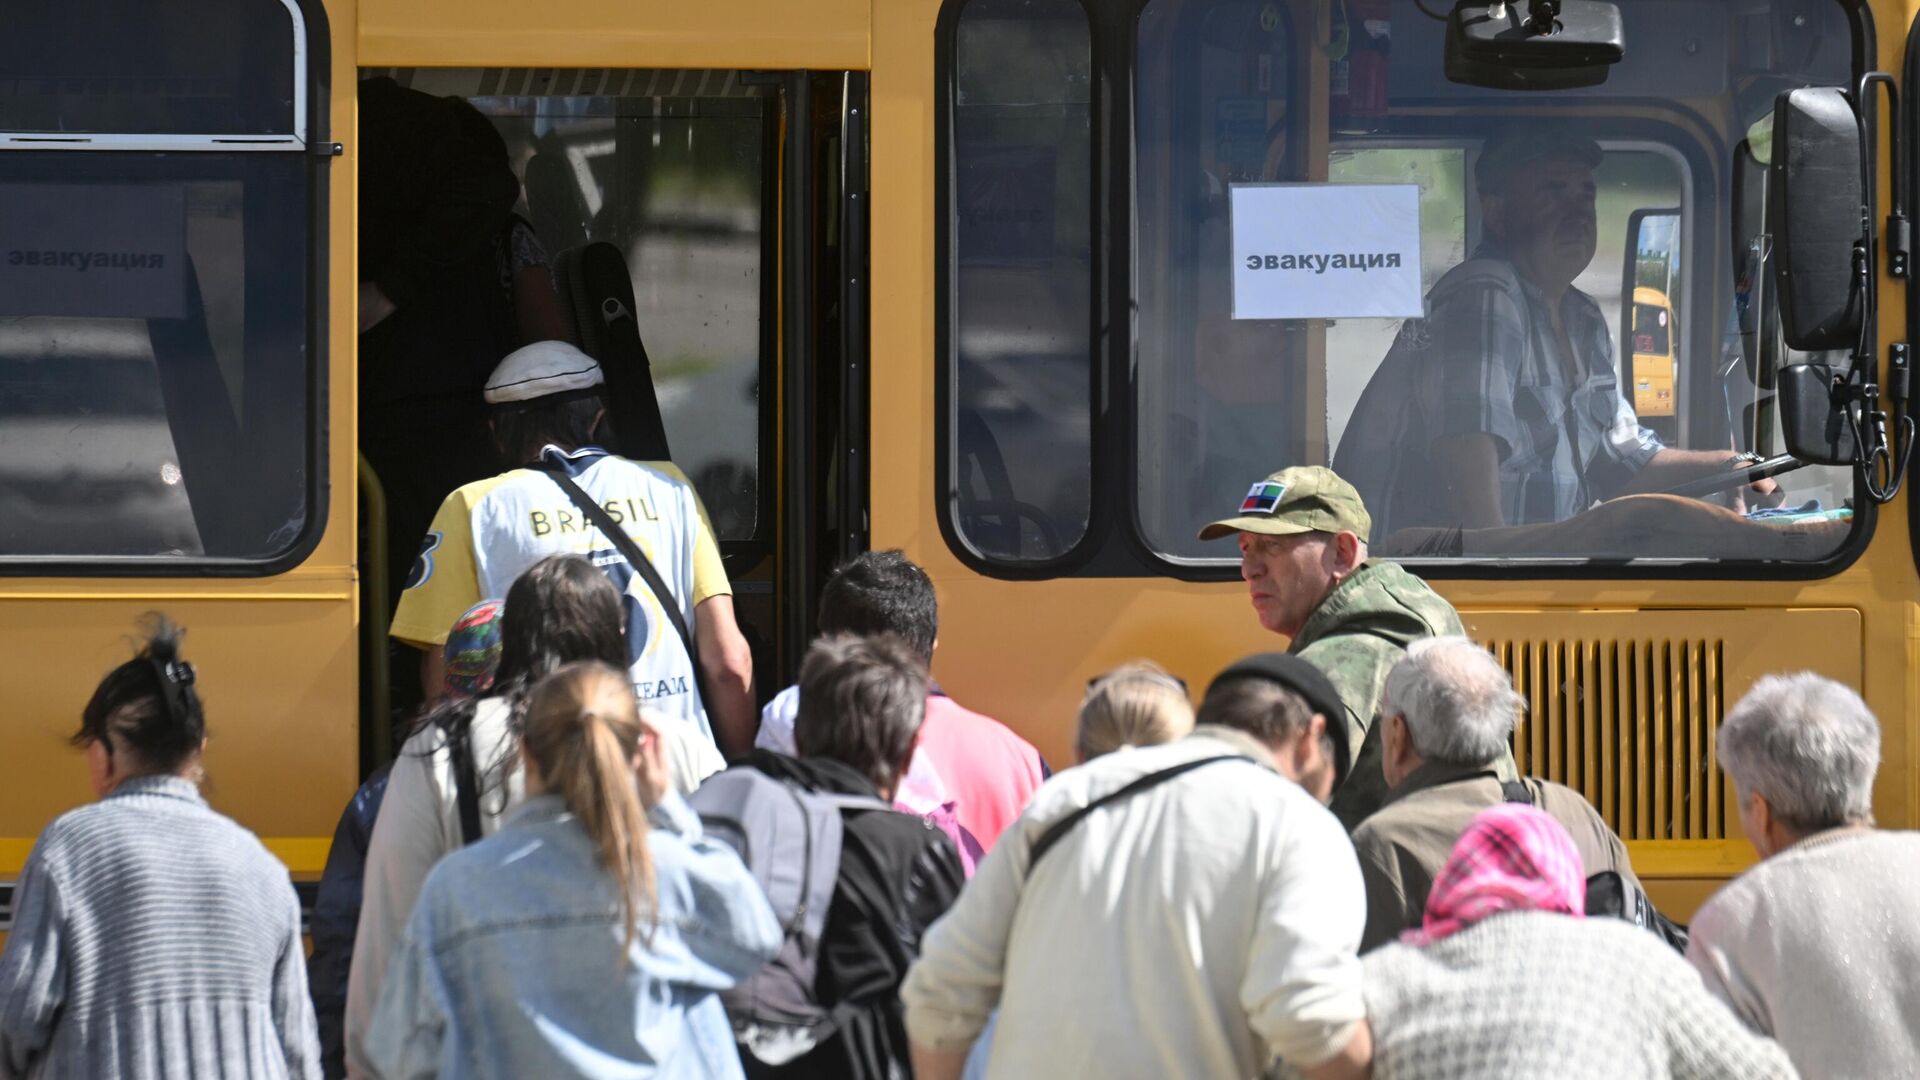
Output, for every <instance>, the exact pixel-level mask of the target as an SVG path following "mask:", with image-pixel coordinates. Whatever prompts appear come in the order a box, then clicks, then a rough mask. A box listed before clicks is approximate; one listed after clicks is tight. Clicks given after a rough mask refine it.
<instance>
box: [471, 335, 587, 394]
mask: <svg viewBox="0 0 1920 1080" xmlns="http://www.w3.org/2000/svg"><path fill="white" fill-rule="evenodd" d="M606 381H607V379H606V376H604V375H602V374H601V373H600V365H599V364H596V363H594V361H593V357H591V356H588V355H587V354H586V353H583V352H581V351H580V350H579V349H576V348H574V347H573V346H572V345H569V344H567V343H566V342H564V341H536V342H534V343H533V344H531V345H523V346H521V347H520V348H518V349H515V350H513V351H512V352H510V353H508V354H507V358H506V359H505V360H502V361H500V364H499V366H498V367H496V368H494V369H493V374H492V375H489V376H488V377H487V389H486V399H487V404H489V405H507V404H510V403H512V402H515V401H532V400H533V399H534V398H543V397H546V396H547V395H549V394H564V393H566V392H567V391H569V390H585V389H587V388H589V387H594V386H600V385H602V384H604V383H605V382H606Z"/></svg>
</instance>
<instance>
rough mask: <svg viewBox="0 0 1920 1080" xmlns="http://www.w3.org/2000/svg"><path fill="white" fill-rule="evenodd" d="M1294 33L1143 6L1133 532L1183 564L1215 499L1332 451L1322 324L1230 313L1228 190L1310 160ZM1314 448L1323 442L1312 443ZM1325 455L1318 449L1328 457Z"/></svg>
mask: <svg viewBox="0 0 1920 1080" xmlns="http://www.w3.org/2000/svg"><path fill="white" fill-rule="evenodd" d="M1295 47H1296V43H1295V41H1294V36H1293V33H1292V25H1291V21H1290V19H1289V18H1287V17H1284V9H1283V8H1281V7H1276V6H1275V5H1273V4H1268V3H1264V2H1256V0H1153V2H1152V3H1149V4H1148V5H1147V6H1146V8H1145V9H1144V10H1143V11H1142V12H1141V13H1140V23H1139V51H1140V61H1139V64H1140V70H1139V90H1138V93H1137V95H1136V98H1135V109H1136V115H1137V120H1136V130H1135V142H1136V146H1137V151H1136V152H1137V154H1138V158H1139V172H1138V180H1137V185H1138V195H1137V210H1136V220H1137V236H1138V240H1137V244H1138V250H1139V263H1140V266H1141V268H1142V271H1143V272H1142V274H1141V277H1140V282H1139V300H1140V331H1139V334H1140V336H1139V365H1138V370H1137V372H1136V375H1135V378H1136V380H1137V392H1136V396H1137V400H1138V402H1139V411H1140V419H1139V434H1140V440H1141V446H1140V449H1141V452H1140V455H1139V485H1140V507H1139V521H1140V528H1141V530H1142V532H1143V533H1144V535H1145V537H1146V539H1147V541H1148V543H1149V544H1151V545H1152V546H1154V547H1155V548H1157V549H1158V550H1161V551H1164V552H1167V553H1169V554H1174V555H1187V556H1197V557H1205V556H1209V555H1215V554H1218V552H1217V551H1216V550H1215V549H1214V548H1213V547H1212V546H1211V545H1206V546H1202V545H1199V544H1198V543H1197V542H1196V541H1195V540H1194V531H1195V530H1197V529H1198V528H1199V527H1200V524H1201V523H1203V522H1205V521H1208V520H1211V519H1212V518H1215V517H1218V516H1219V514H1218V513H1217V512H1216V511H1217V510H1218V508H1219V505H1220V503H1221V499H1222V496H1221V494H1220V493H1221V492H1222V491H1228V490H1232V489H1233V488H1234V486H1235V484H1236V483H1237V484H1238V485H1239V488H1240V489H1241V490H1242V491H1244V490H1245V488H1246V485H1247V482H1248V480H1249V479H1251V478H1252V477H1257V476H1261V475H1265V473H1267V472H1271V471H1272V469H1273V468H1278V465H1275V466H1271V467H1268V468H1264V469H1258V470H1256V471H1254V472H1252V473H1249V472H1248V465H1249V463H1251V462H1254V461H1269V460H1272V461H1278V460H1283V459H1284V460H1304V459H1305V458H1306V457H1308V456H1311V455H1312V454H1313V453H1315V447H1316V446H1317V445H1320V444H1323V443H1324V438H1325V436H1324V428H1323V427H1321V426H1320V423H1319V421H1320V418H1321V417H1322V416H1323V415H1324V414H1323V413H1320V412H1319V410H1300V409H1298V408H1297V407H1296V406H1297V403H1298V401H1299V398H1300V393H1301V391H1302V390H1303V389H1304V390H1307V392H1309V393H1318V394H1319V395H1321V396H1323V397H1324V389H1321V388H1319V387H1317V386H1316V385H1315V383H1316V374H1315V372H1314V370H1313V368H1312V366H1311V365H1310V364H1309V363H1308V352H1309V350H1310V348H1311V347H1312V337H1313V335H1314V334H1315V333H1317V332H1318V328H1310V327H1307V326H1305V325H1303V324H1300V323H1282V322H1254V321H1246V320H1236V319H1234V318H1232V315H1231V312H1230V305H1229V290H1228V287H1227V285H1228V282H1227V269H1228V262H1229V259H1228V250H1229V245H1230V238H1229V235H1228V213H1227V190H1228V188H1227V186H1228V185H1229V184H1233V183H1241V182H1249V181H1271V180H1283V179H1288V178H1292V177H1295V176H1297V175H1298V173H1299V169H1300V163H1299V155H1300V154H1301V153H1302V152H1303V148H1302V145H1301V143H1300V139H1299V136H1300V135H1301V134H1302V133H1303V129H1302V127H1301V124H1300V122H1299V121H1300V112H1299V110H1300V108H1301V104H1302V103H1301V101H1300V100H1299V99H1298V97H1297V93H1298V87H1296V86H1295V77H1294V63H1295ZM1316 440H1318V441H1316ZM1319 452H1321V453H1324V451H1323V450H1322V451H1319Z"/></svg>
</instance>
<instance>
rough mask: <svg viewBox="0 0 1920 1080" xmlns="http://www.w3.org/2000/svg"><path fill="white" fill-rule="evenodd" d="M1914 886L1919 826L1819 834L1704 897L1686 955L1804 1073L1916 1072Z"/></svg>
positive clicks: (1917, 908)
mask: <svg viewBox="0 0 1920 1080" xmlns="http://www.w3.org/2000/svg"><path fill="white" fill-rule="evenodd" d="M1916 889H1920V833H1911V832H1879V831H1876V830H1873V829H1836V830H1833V831H1832V832H1824V833H1820V834H1818V835H1816V836H1811V837H1808V838H1807V839H1805V840H1802V841H1801V842H1800V843H1798V844H1795V845H1793V846H1792V847H1790V848H1788V849H1787V850H1785V851H1782V852H1779V853H1778V854H1776V855H1774V856H1773V857H1772V858H1770V859H1768V860H1766V861H1765V862H1762V863H1761V864H1760V865H1758V866H1756V867H1754V868H1753V869H1751V870H1749V871H1747V872H1746V873H1745V874H1742V875H1740V876H1739V877H1738V878H1735V879H1734V880H1733V881H1732V882H1731V883H1729V884H1728V885H1727V887H1726V888H1724V889H1721V890H1720V891H1719V892H1718V893H1716V894H1714V896H1713V898H1712V899H1711V900H1708V901H1707V903H1706V906H1704V907H1702V908H1701V909H1700V912H1699V914H1697V915H1695V916H1694V921H1693V927H1692V931H1693V938H1692V942H1691V944H1690V945H1689V947H1688V950H1687V958H1688V959H1690V960H1692V961H1693V963H1694V966H1695V967H1697V968H1699V969H1700V974H1701V976H1702V977H1703V978H1704V979H1705V980H1706V983H1707V987H1708V989H1710V990H1712V991H1713V992H1714V993H1716V994H1718V995H1720V996H1721V997H1722V998H1724V999H1725V1000H1726V1001H1727V1003H1728V1004H1730V1005H1732V1006H1733V1011H1734V1012H1735V1013H1737V1014H1739V1016H1740V1018H1741V1019H1743V1020H1745V1021H1746V1022H1747V1023H1748V1024H1749V1025H1751V1026H1752V1027H1753V1028H1754V1030H1756V1031H1763V1032H1766V1033H1767V1034H1770V1035H1772V1036H1773V1037H1774V1038H1776V1039H1778V1040H1780V1045H1781V1046H1783V1047H1785V1048H1786V1051H1787V1053H1788V1054H1789V1055H1791V1056H1792V1057H1793V1063H1794V1065H1795V1066H1797V1067H1798V1068H1799V1070H1800V1074H1801V1075H1802V1076H1808V1077H1829V1076H1830V1077H1869V1076H1871V1077H1881V1076H1920V892H1917V891H1916Z"/></svg>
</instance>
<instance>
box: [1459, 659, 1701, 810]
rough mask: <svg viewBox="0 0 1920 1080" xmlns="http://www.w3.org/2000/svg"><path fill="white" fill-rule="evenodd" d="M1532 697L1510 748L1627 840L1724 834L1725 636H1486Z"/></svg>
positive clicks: (1523, 765)
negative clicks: (1719, 752)
mask: <svg viewBox="0 0 1920 1080" xmlns="http://www.w3.org/2000/svg"><path fill="white" fill-rule="evenodd" d="M1484 644H1485V645H1486V647H1487V648H1488V649H1489V650H1491V651H1492V653H1493V654H1494V656H1496V657H1498V658H1499V660H1500V663H1501V664H1502V665H1504V666H1505V667H1506V669H1507V670H1508V671H1509V672H1511V673H1512V675H1513V683H1514V688H1515V689H1516V690H1518V691H1519V692H1520V696H1521V697H1522V698H1523V699H1524V700H1525V701H1526V703H1527V715H1526V717H1525V718H1524V719H1522V720H1521V722H1520V724H1519V726H1518V727H1517V728H1515V730H1514V735H1513V757H1514V761H1515V762H1516V763H1517V764H1518V765H1519V766H1520V772H1521V773H1522V775H1526V776H1538V777H1542V778H1544V779H1547V780H1554V781H1558V782H1559V783H1562V784H1565V785H1567V786H1568V787H1571V788H1573V789H1574V790H1576V791H1579V792H1580V793H1581V794H1583V795H1585V796H1586V797H1587V799H1588V801H1590V802H1592V803H1593V805H1594V806H1596V807H1598V808H1599V810H1600V813H1601V816H1603V817H1605V818H1606V820H1607V824H1609V825H1611V826H1613V828H1614V829H1615V830H1616V831H1617V832H1619V834H1620V836H1621V837H1622V838H1623V839H1627V840H1720V839H1724V838H1725V837H1726V834H1727V833H1726V800H1725V798H1724V797H1723V795H1722V792H1721V787H1722V784H1723V780H1722V778H1721V774H1720V764H1719V762H1718V761H1717V760H1716V758H1715V757H1714V746H1713V740H1714V735H1715V733H1716V732H1717V731H1718V730H1719V727H1720V718H1721V711H1722V709H1723V708H1724V706H1725V697H1724V696H1723V693H1722V686H1721V675H1722V671H1723V670H1724V669H1723V666H1722V663H1721V643H1720V642H1719V641H1702V640H1694V641H1671V640H1667V641H1662V640H1645V641H1487V642H1484Z"/></svg>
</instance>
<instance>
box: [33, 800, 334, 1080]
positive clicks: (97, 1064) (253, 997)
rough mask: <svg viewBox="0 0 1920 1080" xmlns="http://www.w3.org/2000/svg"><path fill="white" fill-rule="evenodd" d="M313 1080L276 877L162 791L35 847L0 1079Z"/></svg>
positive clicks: (294, 932) (293, 951)
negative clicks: (285, 1079)
mask: <svg viewBox="0 0 1920 1080" xmlns="http://www.w3.org/2000/svg"><path fill="white" fill-rule="evenodd" d="M14 1076H31V1077H59V1078H65V1077H75V1078H79V1077H108V1076H112V1077H126V1078H130V1080H141V1078H146V1077H189V1076H190V1077H195V1078H197V1080H198V1078H222V1077H235V1078H237V1077H261V1078H267V1080H272V1078H277V1077H298V1078H306V1077H314V1078H318V1077H319V1076H320V1066H319V1043H318V1039H317V1037H316V1035H315V1032H314V1020H313V1007H312V1004H311V1002H310V1001H309V1000H308V997H307V974H306V959H305V956H304V954H303V952H302V950H301V944H300V904H299V901H298V899H296V897H295V896H294V892H293V885H292V882H291V881H289V880H288V877H287V869H286V867H285V866H284V865H282V864H281V863H280V862H279V860H277V859H275V858H274V857H273V856H272V855H271V854H270V853H268V851H267V849H266V848H265V847H263V846H262V845H261V843H260V841H259V840H258V839H256V838H255V837H254V835H253V834H252V833H250V832H248V831H247V830H245V829H243V828H241V827H240V826H239V825H237V824H235V823H234V822H232V821H231V820H229V819H227V818H225V817H223V816H221V815H220V814H217V813H215V812H214V811H213V810H212V809H210V808H209V807H208V806H207V804H206V803H205V802H204V801H203V800H202V799H201V798H200V793H199V791H198V789H196V788H195V786H194V785H193V784H192V783H190V782H188V781H186V780H182V779H180V778H178V777H141V778H138V779H134V780H129V781H126V782H124V783H122V784H121V785H120V786H119V787H118V788H116V789H115V790H114V791H113V793H112V794H110V795H108V796H107V797H106V798H104V799H102V800H100V801H99V802H96V803H93V804H91V805H88V806H84V807H81V808H80V809H78V810H74V811H72V812H70V813H67V814H64V815H62V816H61V817H60V818H58V819H56V820H55V821H54V822H53V824H51V825H49V826H47V829H46V831H45V832H43V833H41V834H40V840H39V842H38V843H37V844H35V845H34V848H33V854H32V855H31V856H30V857H29V858H28V860H27V865H26V868H25V869H24V870H22V871H21V875H20V884H19V887H18V889H17V890H16V892H15V894H14V922H13V930H12V933H11V935H10V936H9V937H8V939H7V946H6V952H5V953H4V955H0V1077H14Z"/></svg>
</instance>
